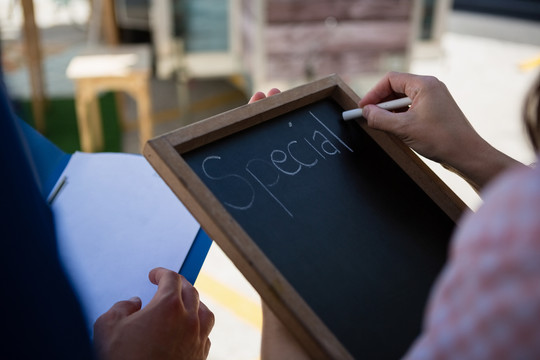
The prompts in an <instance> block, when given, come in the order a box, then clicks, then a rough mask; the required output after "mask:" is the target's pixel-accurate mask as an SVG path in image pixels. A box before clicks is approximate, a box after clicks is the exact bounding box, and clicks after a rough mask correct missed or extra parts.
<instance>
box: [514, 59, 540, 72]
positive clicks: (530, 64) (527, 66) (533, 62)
mask: <svg viewBox="0 0 540 360" xmlns="http://www.w3.org/2000/svg"><path fill="white" fill-rule="evenodd" d="M537 66H540V56H536V57H534V58H532V59H529V60H525V61H523V62H522V63H521V64H519V68H520V69H521V70H531V69H534V68H535V67H537Z"/></svg>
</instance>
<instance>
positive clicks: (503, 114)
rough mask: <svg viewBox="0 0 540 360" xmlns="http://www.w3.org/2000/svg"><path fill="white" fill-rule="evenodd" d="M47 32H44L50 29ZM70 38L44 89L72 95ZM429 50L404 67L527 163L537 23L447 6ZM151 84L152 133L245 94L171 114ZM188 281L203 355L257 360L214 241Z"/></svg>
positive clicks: (18, 83) (210, 85) (247, 309)
mask: <svg viewBox="0 0 540 360" xmlns="http://www.w3.org/2000/svg"><path fill="white" fill-rule="evenodd" d="M50 31H51V34H52V31H53V30H50ZM9 34H11V30H10V32H9ZM70 39H71V40H70V44H69V46H64V47H63V48H62V50H61V51H58V52H56V53H51V54H48V56H47V57H46V59H45V64H44V68H45V71H46V73H47V80H48V81H47V85H48V88H47V91H48V93H49V94H71V95H72V94H73V87H72V84H71V83H70V82H69V80H67V79H66V78H65V76H64V71H65V68H66V67H67V61H68V60H69V58H70V56H72V54H75V53H76V52H77V51H78V49H79V48H80V47H82V46H84V43H82V42H81V39H84V33H81V34H80V36H79V35H77V33H76V32H71V33H70ZM435 53H436V54H435V55H433V54H432V55H431V56H428V57H426V56H415V57H413V61H412V64H411V72H414V73H419V74H431V75H435V76H437V77H439V79H441V80H442V81H444V82H445V83H446V84H447V86H448V88H449V89H450V91H451V92H452V94H453V95H454V97H455V98H456V101H457V102H458V104H460V106H461V107H462V109H463V111H464V113H465V114H466V115H467V116H468V118H469V120H470V121H471V123H472V124H473V126H474V127H475V128H476V129H477V130H478V132H479V133H480V134H481V135H482V136H484V137H485V138H486V139H488V140H489V141H490V142H491V143H492V144H493V145H495V146H496V147H497V148H499V149H500V150H502V151H504V152H506V153H508V154H509V155H511V156H513V157H515V158H516V159H518V160H520V161H523V162H525V163H530V162H532V161H533V160H534V153H533V151H532V150H531V148H530V146H529V145H528V142H527V140H526V137H525V134H524V130H523V127H522V124H521V121H520V115H521V103H522V99H523V96H524V94H525V92H526V90H527V89H528V87H529V85H530V84H531V83H532V81H533V79H534V78H535V77H536V75H537V74H538V73H539V72H540V68H539V67H538V66H537V67H533V68H527V66H526V64H527V62H531V61H533V60H535V59H538V58H539V57H540V23H531V22H525V21H519V20H513V19H505V18H499V17H493V16H480V15H473V14H468V13H457V12H453V13H451V14H450V16H449V21H448V30H447V31H446V32H445V34H444V35H443V37H442V40H441V43H440V48H439V49H438V51H436V52H435ZM7 82H8V86H9V87H10V90H11V92H12V94H13V95H15V96H28V93H29V87H28V84H29V82H28V78H27V75H26V73H25V71H24V68H20V69H15V70H14V71H11V72H9V73H8V74H7ZM152 86H153V99H154V109H155V111H156V112H158V113H160V114H161V116H162V118H164V119H165V118H168V119H169V120H168V121H166V122H163V123H161V124H159V125H156V134H160V133H163V132H166V131H169V130H172V129H175V128H177V127H180V126H183V125H184V124H186V123H188V122H191V121H195V120H198V119H202V118H205V117H208V116H210V115H213V114H216V113H219V112H222V111H225V110H227V109H228V108H232V107H236V106H239V105H242V104H244V103H245V102H246V99H247V95H245V94H241V93H239V92H238V90H237V89H236V88H234V87H233V86H232V85H230V84H229V83H228V82H227V81H224V80H223V79H217V80H211V81H198V82H194V83H193V85H192V90H193V94H194V103H195V105H196V106H193V108H192V111H191V112H190V113H189V114H188V115H187V116H184V117H178V116H177V114H176V113H175V111H176V110H177V109H176V105H175V104H176V101H177V99H176V93H175V91H176V90H175V85H174V83H172V82H166V81H165V82H163V81H157V80H156V81H154V82H153V85H152ZM257 90H259V89H257ZM260 90H266V89H260ZM223 94H226V95H225V96H223ZM360 95H361V94H360ZM220 99H221V100H223V99H226V101H221V100H220ZM132 111H133V105H132V104H131V105H130V103H129V101H128V105H127V109H126V112H127V113H128V114H130V112H132ZM123 151H125V152H138V140H137V133H136V132H135V131H131V132H126V133H125V134H124V137H123ZM430 166H432V167H433V169H434V170H435V171H436V172H437V173H438V174H439V175H440V176H441V178H442V179H443V180H444V181H446V182H447V183H448V184H449V186H450V187H451V188H452V189H454V191H456V193H457V194H458V195H459V196H460V197H462V198H463V200H464V201H465V202H466V203H467V204H468V205H469V206H470V207H471V208H473V209H474V208H476V207H477V206H479V204H480V199H479V197H478V196H477V194H475V193H474V191H472V190H471V189H470V187H469V186H468V185H467V184H466V183H465V182H463V181H462V180H460V179H459V178H458V177H457V176H455V175H453V174H451V173H448V172H447V171H445V170H443V169H442V168H441V167H440V166H438V165H437V164H432V163H430ZM196 286H197V288H198V289H199V291H200V296H201V299H202V301H204V302H205V303H206V304H207V305H208V306H209V307H210V308H211V309H212V310H213V311H214V313H215V315H216V326H215V328H214V331H213V332H212V334H211V340H212V349H211V352H210V355H209V359H212V360H218V359H240V360H242V359H245V360H254V359H258V358H259V347H260V326H261V314H260V299H259V297H258V295H257V293H256V292H255V291H254V290H253V288H252V287H251V286H250V285H249V283H247V281H246V280H245V279H244V278H243V276H242V275H241V274H240V273H239V272H238V271H237V270H236V268H235V267H234V265H233V264H232V263H231V262H230V261H229V260H228V258H227V257H226V256H225V255H224V254H223V253H222V252H221V250H220V249H219V248H218V247H217V246H215V245H213V246H212V248H211V250H210V252H209V254H208V258H207V260H206V262H205V264H204V266H203V268H202V271H201V275H200V276H199V279H198V280H197V283H196Z"/></svg>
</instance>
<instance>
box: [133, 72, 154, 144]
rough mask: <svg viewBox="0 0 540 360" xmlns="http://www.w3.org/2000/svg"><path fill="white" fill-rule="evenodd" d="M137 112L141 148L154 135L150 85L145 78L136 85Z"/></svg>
mask: <svg viewBox="0 0 540 360" xmlns="http://www.w3.org/2000/svg"><path fill="white" fill-rule="evenodd" d="M135 98H136V99H137V112H138V115H139V140H140V144H141V149H142V147H143V146H144V144H145V143H146V141H148V140H149V139H151V138H152V137H153V136H154V129H153V125H154V124H153V120H152V106H151V101H150V85H149V82H148V80H147V79H145V81H144V82H143V84H141V86H138V87H137V91H136V96H135Z"/></svg>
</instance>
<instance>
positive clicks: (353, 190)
mask: <svg viewBox="0 0 540 360" xmlns="http://www.w3.org/2000/svg"><path fill="white" fill-rule="evenodd" d="M358 100H359V99H358V97H357V96H356V95H355V94H354V93H353V92H352V91H351V90H350V89H349V88H348V87H347V86H346V85H345V84H344V83H343V82H342V81H341V80H340V79H339V77H337V76H331V77H328V78H324V79H321V80H319V81H315V82H313V83H310V84H306V85H304V86H300V87H298V88H295V89H292V90H289V91H285V92H283V93H281V94H278V95H274V96H271V97H269V98H267V99H263V100H260V101H258V102H256V103H253V104H251V105H245V106H243V107H240V108H238V109H235V110H232V111H229V112H227V113H224V114H220V115H217V116H214V117H212V118H209V119H207V120H204V121H202V122H199V123H196V124H193V125H190V126H187V127H185V128H182V129H178V130H176V131H173V132H171V133H169V134H166V135H163V136H161V137H158V138H156V139H153V140H151V141H149V142H148V143H147V144H146V146H145V149H144V155H145V156H146V157H147V159H148V160H149V162H150V163H151V164H152V165H153V166H154V168H155V169H156V171H157V172H158V173H159V174H160V175H161V176H162V177H163V178H164V179H165V181H166V182H167V184H168V185H169V186H170V187H171V188H172V189H173V191H174V192H175V193H176V195H177V196H178V197H179V198H180V199H181V200H182V201H183V202H184V204H185V205H186V207H187V208H188V209H190V211H191V212H192V213H193V215H194V216H195V218H196V219H197V220H198V221H199V223H200V224H201V226H202V227H203V228H204V229H205V230H206V231H207V233H208V234H209V235H210V237H211V238H212V239H213V240H214V241H216V242H217V243H218V245H219V246H220V247H221V248H222V249H223V250H224V252H225V253H226V254H227V255H228V256H229V257H230V258H231V260H232V261H233V262H234V263H235V265H236V266H237V267H238V268H239V270H240V271H241V272H242V273H243V274H244V276H245V277H246V278H247V280H248V281H250V282H251V284H252V285H253V286H254V287H255V289H256V290H257V291H258V292H259V293H260V295H261V297H262V298H263V299H264V301H265V302H266V303H267V304H268V306H269V307H270V308H271V309H272V310H273V312H274V313H275V314H276V315H277V316H278V317H279V318H280V319H281V321H282V322H283V323H284V324H285V326H287V327H288V328H289V329H291V332H292V333H294V334H295V335H296V336H297V338H298V340H299V342H300V343H301V344H302V345H303V346H304V347H305V349H306V350H307V351H308V352H309V354H310V355H311V356H314V357H319V358H320V357H323V358H355V357H363V356H364V357H366V356H367V357H369V356H371V355H373V354H379V355H380V354H386V355H387V356H391V357H397V356H401V355H402V354H403V353H404V351H406V349H407V347H408V346H409V345H410V343H411V342H412V340H413V339H414V338H415V337H416V335H417V334H418V331H419V328H420V322H421V317H422V313H423V306H424V303H425V299H426V297H427V293H428V292H429V288H430V287H431V284H432V282H433V279H434V278H435V276H436V275H437V274H438V271H439V270H440V267H441V266H442V264H443V263H444V261H445V256H446V246H447V241H448V238H449V236H450V233H451V231H452V229H453V226H454V221H456V220H457V219H458V217H459V216H460V214H461V212H462V211H463V210H464V208H465V207H464V205H463V203H462V202H461V201H460V200H459V199H458V198H457V197H456V196H455V194H453V193H452V192H451V191H450V190H449V189H448V188H447V187H446V186H445V185H444V183H442V181H440V179H438V178H437V177H436V176H435V175H434V174H433V173H432V172H431V171H430V170H429V168H428V167H427V166H426V165H425V164H424V163H423V162H422V160H420V159H419V158H418V157H417V156H416V155H415V154H414V153H413V152H412V151H411V150H410V149H408V148H407V147H406V146H405V145H404V144H403V143H402V142H400V141H399V140H398V139H396V138H395V137H393V136H390V135H388V134H385V133H382V132H379V131H374V130H371V129H369V128H367V126H366V125H365V123H363V122H362V121H359V120H357V121H352V122H344V121H343V120H341V114H342V112H343V110H347V109H352V108H355V107H356V104H357V103H358ZM412 204H414V210H415V211H411V206H412ZM321 284H332V285H331V286H332V294H328V291H327V289H325V288H324V287H323V286H322V285H321ZM336 297H339V299H340V300H339V302H340V306H339V307H336V306H335V305H336V304H335V299H336ZM404 309H406V310H404ZM396 324H399V328H397V327H396Z"/></svg>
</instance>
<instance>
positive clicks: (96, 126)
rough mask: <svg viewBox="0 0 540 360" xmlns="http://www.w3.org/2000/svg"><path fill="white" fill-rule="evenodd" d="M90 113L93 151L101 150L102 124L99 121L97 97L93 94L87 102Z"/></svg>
mask: <svg viewBox="0 0 540 360" xmlns="http://www.w3.org/2000/svg"><path fill="white" fill-rule="evenodd" d="M88 112H89V114H90V117H89V118H90V129H91V134H92V135H91V136H92V143H93V144H94V146H93V151H101V150H103V124H102V122H101V112H100V110H99V97H98V94H94V96H92V98H91V99H90V100H89V103H88Z"/></svg>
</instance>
